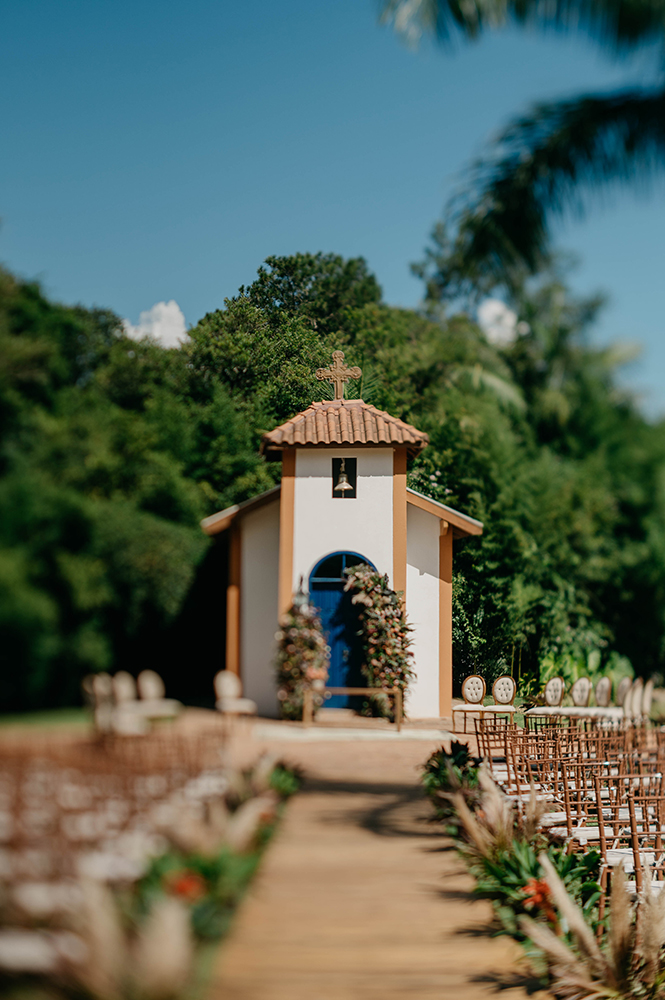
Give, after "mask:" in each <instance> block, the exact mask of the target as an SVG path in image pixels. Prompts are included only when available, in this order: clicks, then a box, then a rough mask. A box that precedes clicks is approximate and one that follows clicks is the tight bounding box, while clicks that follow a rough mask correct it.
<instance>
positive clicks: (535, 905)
mask: <svg viewBox="0 0 665 1000" xmlns="http://www.w3.org/2000/svg"><path fill="white" fill-rule="evenodd" d="M524 895H525V896H526V899H525V901H524V908H525V909H526V910H532V909H537V910H541V911H542V913H543V915H544V916H545V917H546V918H547V920H549V921H550V923H553V924H556V922H557V917H556V913H555V912H554V907H553V906H552V894H551V892H550V887H549V885H548V884H547V882H546V881H545V879H542V878H540V879H539V878H530V879H529V881H528V882H527V883H526V885H525V886H524Z"/></svg>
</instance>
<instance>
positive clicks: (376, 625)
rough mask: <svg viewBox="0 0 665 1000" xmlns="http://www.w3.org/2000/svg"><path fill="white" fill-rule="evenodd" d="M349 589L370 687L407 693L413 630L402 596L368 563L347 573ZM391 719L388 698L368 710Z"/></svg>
mask: <svg viewBox="0 0 665 1000" xmlns="http://www.w3.org/2000/svg"><path fill="white" fill-rule="evenodd" d="M346 577H347V580H346V585H345V588H344V589H345V590H346V591H350V592H351V593H352V595H353V596H352V598H351V600H352V603H353V604H355V605H357V607H358V612H359V614H358V620H359V625H360V636H361V642H362V649H363V665H362V668H361V669H362V672H363V674H364V676H365V677H366V678H367V681H368V685H369V687H371V688H372V687H398V688H401V689H402V694H403V695H405V694H406V690H407V688H408V685H409V682H410V680H411V678H412V677H413V670H412V669H411V659H412V656H413V654H412V653H411V651H410V649H409V646H410V645H411V638H410V632H411V627H410V626H409V625H408V623H407V620H406V614H405V612H404V607H403V605H402V601H401V595H400V594H398V593H396V591H394V590H392V589H391V588H390V586H389V585H388V576H387V575H384V576H382V575H381V574H380V573H378V572H377V571H376V570H375V569H372V568H371V567H370V566H367V565H365V564H362V563H361V564H360V565H358V566H353V567H351V568H349V569H347V570H346ZM374 710H375V711H378V712H379V714H381V715H383V716H386V717H390V713H391V706H390V703H389V699H388V698H387V697H385V696H384V697H380V696H374V697H373V698H372V701H371V702H369V703H368V704H367V707H366V711H367V712H368V714H373V711H374Z"/></svg>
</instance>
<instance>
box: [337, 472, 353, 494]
mask: <svg viewBox="0 0 665 1000" xmlns="http://www.w3.org/2000/svg"><path fill="white" fill-rule="evenodd" d="M347 490H351V491H353V486H352V485H351V483H350V482H349V477H348V476H347V474H346V472H340V474H339V479H338V480H337V486H336V487H335V493H346V491H347Z"/></svg>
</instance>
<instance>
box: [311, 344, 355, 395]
mask: <svg viewBox="0 0 665 1000" xmlns="http://www.w3.org/2000/svg"><path fill="white" fill-rule="evenodd" d="M361 376H362V371H361V369H360V368H346V367H345V366H344V351H333V356H332V364H331V365H330V367H329V368H319V369H317V372H316V377H317V379H318V380H319V382H331V383H332V385H333V386H334V389H335V399H344V383H345V382H348V381H349V379H350V378H353V379H358V378H360V377H361Z"/></svg>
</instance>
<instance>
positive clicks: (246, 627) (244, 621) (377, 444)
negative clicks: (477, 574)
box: [202, 351, 483, 718]
mask: <svg viewBox="0 0 665 1000" xmlns="http://www.w3.org/2000/svg"><path fill="white" fill-rule="evenodd" d="M316 374H317V378H319V379H320V380H326V381H329V382H331V383H332V385H333V387H334V390H335V391H334V395H335V398H334V399H333V400H330V401H325V402H320V403H319V402H316V403H312V404H311V406H309V407H308V408H307V409H306V410H304V411H303V412H302V413H298V414H297V415H296V416H295V417H292V418H291V419H290V420H287V421H286V422H285V423H284V424H282V425H281V426H279V427H276V428H275V430H273V431H270V432H269V433H267V434H265V435H264V437H263V441H262V445H261V450H262V452H263V454H265V455H266V456H267V457H270V458H277V459H279V458H281V462H282V479H281V485H280V486H276V487H275V488H274V489H271V490H268V491H267V492H266V493H262V494H261V495H259V496H256V497H253V498H252V499H251V500H246V501H245V502H244V503H241V504H236V505H234V506H233V507H229V508H228V509H227V510H223V511H220V512H219V513H217V514H213V515H212V516H211V517H208V518H206V519H205V520H204V521H203V522H202V527H203V530H204V531H205V532H206V534H208V535H218V534H220V533H221V532H228V541H229V545H228V553H229V555H228V560H229V565H228V585H227V590H226V601H225V604H226V669H227V670H231V671H233V672H234V673H237V674H238V675H239V676H240V678H241V679H242V683H243V688H244V693H245V695H246V697H248V698H251V699H252V700H253V701H255V702H256V703H257V705H258V709H259V713H260V714H261V715H263V716H264V717H276V716H277V715H278V702H277V686H276V683H275V679H274V668H273V658H274V652H275V639H274V635H275V630H276V628H277V623H278V618H279V617H280V615H281V614H283V613H284V612H285V611H287V610H288V608H289V607H290V606H291V604H292V603H293V597H294V594H295V593H296V591H298V589H299V587H300V586H302V587H303V589H304V590H305V592H306V593H307V594H308V595H309V602H310V603H311V604H313V605H315V606H317V607H319V608H320V610H321V620H322V624H323V627H324V630H325V631H326V633H327V640H328V643H329V645H330V647H331V655H330V678H329V684H330V685H331V686H345V685H346V684H347V683H348V682H347V679H346V676H345V669H346V663H347V661H348V650H346V649H345V648H344V642H345V640H344V633H343V630H340V629H338V628H336V627H335V617H334V615H335V609H336V607H337V605H338V604H339V602H340V600H341V597H342V592H343V587H344V582H345V578H344V569H345V568H346V567H347V566H351V565H354V564H357V563H359V562H365V563H368V564H369V565H371V566H373V567H375V568H376V569H377V570H378V571H379V572H380V573H387V574H388V577H389V581H390V585H391V587H392V588H393V589H394V590H397V591H403V593H404V597H405V604H406V613H407V617H408V620H409V623H410V625H411V626H412V628H413V645H412V651H413V654H414V656H413V669H414V672H415V675H416V676H415V680H414V681H413V682H412V684H411V685H410V688H409V692H408V694H407V701H406V706H405V707H406V711H407V713H408V715H409V716H410V717H411V718H434V717H440V716H450V714H451V698H452V664H453V648H452V573H453V541H454V540H455V539H457V538H465V537H468V536H470V535H479V534H481V533H482V530H483V526H482V524H481V522H480V521H476V520H474V518H471V517H468V516H467V515H466V514H462V513H460V512H459V511H457V510H453V509H452V508H451V507H448V506H446V505H445V504H441V503H438V502H437V501H435V500H431V499H429V498H428V497H426V496H423V495H422V494H420V493H417V492H416V491H415V490H412V489H410V488H409V487H408V486H407V485H406V473H407V460H408V459H409V458H411V457H414V456H415V455H417V454H418V453H419V452H421V451H422V450H423V448H425V447H426V446H427V444H428V438H427V435H426V434H423V433H422V432H421V431H419V430H416V428H415V427H411V426H410V425H409V424H406V423H404V422H403V421H402V420H399V419H398V418H397V417H392V416H390V414H388V413H384V412H382V411H380V410H377V409H376V408H375V407H374V406H371V405H369V404H368V403H365V402H363V401H362V400H359V399H353V400H347V399H344V384H345V382H348V380H349V379H350V378H354V379H355V378H359V377H360V374H361V373H360V370H359V369H357V368H347V367H345V365H344V355H343V353H342V352H341V351H335V352H334V354H333V363H332V365H331V366H330V367H329V368H324V369H319V370H318V372H317V373H316Z"/></svg>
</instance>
